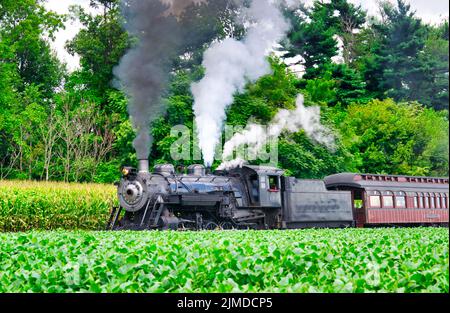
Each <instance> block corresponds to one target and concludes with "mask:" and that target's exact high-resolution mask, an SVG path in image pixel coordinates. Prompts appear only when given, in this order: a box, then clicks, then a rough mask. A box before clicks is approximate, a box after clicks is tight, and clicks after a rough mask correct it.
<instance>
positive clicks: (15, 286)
mask: <svg viewBox="0 0 450 313" xmlns="http://www.w3.org/2000/svg"><path fill="white" fill-rule="evenodd" d="M448 244H449V241H448V230H447V229H443V228H423V229H364V230H361V229H347V230H296V231H224V232H194V233H192V232H184V233H182V232H139V233H135V232H122V233H86V232H73V233H69V232H51V233H48V232H30V233H15V234H11V233H9V234H8V233H3V234H0V268H1V269H2V271H1V273H0V292H208V291H209V292H407V293H410V292H448V290H449V289H448V286H449V281H448V275H449V268H448V261H449V258H448Z"/></svg>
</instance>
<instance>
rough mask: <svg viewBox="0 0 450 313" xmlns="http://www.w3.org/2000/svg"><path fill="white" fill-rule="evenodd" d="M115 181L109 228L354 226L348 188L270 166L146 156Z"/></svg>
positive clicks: (180, 228) (178, 228) (191, 228)
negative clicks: (176, 162)
mask: <svg viewBox="0 0 450 313" xmlns="http://www.w3.org/2000/svg"><path fill="white" fill-rule="evenodd" d="M122 174H123V175H122V178H121V180H120V182H119V183H118V198H119V203H120V206H119V207H118V208H114V209H113V210H112V212H111V215H110V219H109V222H108V226H107V227H108V229H110V230H157V229H159V230H164V229H172V230H215V229H224V230H226V229H286V228H304V227H350V226H353V214H352V204H351V201H352V200H351V193H350V192H349V191H328V190H327V189H326V188H325V185H324V183H323V181H313V180H299V179H296V178H292V177H286V176H284V175H283V174H284V172H283V171H282V170H280V169H277V168H274V167H264V166H243V167H242V168H235V169H232V170H229V171H216V172H214V173H209V172H207V169H206V168H205V167H204V166H203V165H191V166H189V167H188V168H187V169H186V170H182V171H179V172H176V171H175V168H174V166H173V165H171V164H164V165H157V166H155V168H154V171H153V172H152V173H150V171H149V166H148V161H147V160H140V161H139V168H138V169H135V168H131V167H124V168H123V170H122Z"/></svg>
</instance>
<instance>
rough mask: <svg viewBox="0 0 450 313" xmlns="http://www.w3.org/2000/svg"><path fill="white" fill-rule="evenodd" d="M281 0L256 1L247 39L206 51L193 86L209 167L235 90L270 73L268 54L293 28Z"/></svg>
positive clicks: (203, 147)
mask: <svg viewBox="0 0 450 313" xmlns="http://www.w3.org/2000/svg"><path fill="white" fill-rule="evenodd" d="M280 2H282V1H280V0H277V1H271V0H254V1H253V2H252V4H251V6H250V8H248V9H247V10H246V12H245V13H246V14H247V15H248V17H249V18H250V19H251V21H252V24H251V25H250V27H249V29H248V32H247V34H246V36H245V38H244V39H243V40H242V41H237V40H236V39H233V38H228V39H225V40H224V41H222V42H218V43H214V44H213V45H211V47H210V48H209V49H208V50H207V51H206V52H205V54H204V59H203V66H204V67H205V70H206V72H205V76H204V78H203V79H202V80H200V81H199V82H198V83H194V84H192V87H191V89H192V93H193V95H194V113H195V121H196V123H197V127H198V137H199V146H200V149H201V150H202V154H203V159H204V161H205V164H206V165H208V166H210V165H211V164H212V163H213V160H214V153H215V148H216V146H217V144H218V143H219V139H220V137H221V133H222V127H223V122H224V120H225V117H226V113H225V111H226V109H227V107H228V106H229V105H231V103H232V102H233V95H234V93H235V92H236V91H242V90H243V88H244V87H245V84H246V83H247V82H248V81H255V80H257V79H258V78H260V77H261V76H263V75H266V74H269V73H270V72H271V68H270V64H269V62H268V61H267V59H266V57H267V56H268V54H269V53H270V51H271V49H272V48H273V46H274V45H275V44H276V43H278V42H279V41H281V40H282V39H283V37H284V36H285V33H286V32H287V31H288V30H289V28H290V27H289V23H288V22H287V21H286V20H285V18H284V17H283V14H282V12H281V11H280V9H279V7H278V5H277V4H278V3H280Z"/></svg>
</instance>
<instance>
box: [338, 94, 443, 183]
mask: <svg viewBox="0 0 450 313" xmlns="http://www.w3.org/2000/svg"><path fill="white" fill-rule="evenodd" d="M336 114H337V116H338V117H339V118H338V119H337V120H336V127H337V128H338V129H339V130H340V132H341V137H342V141H343V144H344V146H346V147H347V149H348V150H349V151H350V153H351V154H352V155H353V158H354V164H355V165H357V169H358V171H359V172H365V173H379V174H403V175H437V176H445V175H448V120H447V118H446V117H445V116H444V115H443V114H441V113H437V112H435V111H434V110H432V109H426V108H424V107H423V106H421V105H420V104H417V103H414V102H407V103H396V102H394V101H393V100H391V99H387V100H384V101H380V100H373V101H371V102H369V103H367V104H353V105H350V106H349V107H348V112H347V113H345V114H344V116H342V112H337V113H336Z"/></svg>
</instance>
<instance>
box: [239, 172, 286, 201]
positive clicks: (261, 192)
mask: <svg viewBox="0 0 450 313" xmlns="http://www.w3.org/2000/svg"><path fill="white" fill-rule="evenodd" d="M283 173H284V171H282V170H280V169H277V168H275V167H268V166H251V165H246V166H243V167H242V168H236V169H233V170H231V171H230V174H231V175H232V176H237V177H240V178H241V179H242V180H243V181H244V183H245V186H246V189H247V193H248V198H249V206H250V207H261V208H280V207H281V205H282V203H281V194H282V192H281V176H282V175H283Z"/></svg>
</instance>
